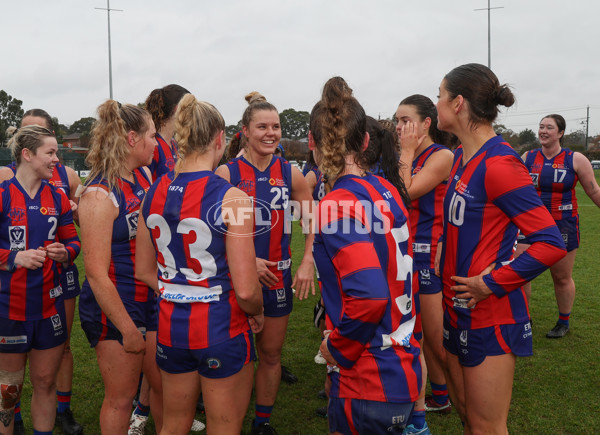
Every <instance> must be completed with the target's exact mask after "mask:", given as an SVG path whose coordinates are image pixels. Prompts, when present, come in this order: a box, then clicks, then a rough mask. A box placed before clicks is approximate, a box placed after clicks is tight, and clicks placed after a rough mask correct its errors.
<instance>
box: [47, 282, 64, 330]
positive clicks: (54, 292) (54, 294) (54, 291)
mask: <svg viewBox="0 0 600 435" xmlns="http://www.w3.org/2000/svg"><path fill="white" fill-rule="evenodd" d="M62 294H63V291H62V287H61V286H60V285H59V286H58V287H54V288H51V289H50V299H56V298H57V297H59V296H60V295H62ZM58 320H59V321H60V318H59V319H58Z"/></svg>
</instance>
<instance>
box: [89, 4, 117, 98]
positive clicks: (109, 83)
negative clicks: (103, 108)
mask: <svg viewBox="0 0 600 435" xmlns="http://www.w3.org/2000/svg"><path fill="white" fill-rule="evenodd" d="M94 9H100V10H103V11H106V15H107V16H108V87H109V91H110V99H111V100H112V99H113V88H112V53H111V47H110V45H111V44H110V11H119V12H123V9H111V8H110V0H106V8H94Z"/></svg>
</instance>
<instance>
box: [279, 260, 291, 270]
mask: <svg viewBox="0 0 600 435" xmlns="http://www.w3.org/2000/svg"><path fill="white" fill-rule="evenodd" d="M291 265H292V259H291V258H288V259H287V260H283V261H278V262H277V270H286V269H289V268H290V266H291Z"/></svg>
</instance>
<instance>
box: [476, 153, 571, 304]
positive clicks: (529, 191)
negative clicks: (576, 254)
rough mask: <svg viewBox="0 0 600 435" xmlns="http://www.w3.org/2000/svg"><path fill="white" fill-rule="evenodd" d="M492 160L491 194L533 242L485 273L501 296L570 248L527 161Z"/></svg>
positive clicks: (489, 170)
mask: <svg viewBox="0 0 600 435" xmlns="http://www.w3.org/2000/svg"><path fill="white" fill-rule="evenodd" d="M490 160H491V161H490V163H488V168H487V173H486V190H487V192H488V194H489V198H490V200H491V201H493V203H494V204H495V205H496V206H498V207H499V208H500V209H501V210H502V211H503V212H504V213H505V214H506V215H507V216H508V217H509V218H510V220H511V221H512V222H513V223H514V224H515V225H516V226H517V228H519V230H520V231H521V232H522V233H523V234H524V235H525V236H526V237H527V238H528V240H529V241H530V242H531V246H530V248H529V249H527V250H526V251H525V252H524V253H523V254H521V255H520V256H519V257H518V258H516V259H515V260H513V261H512V262H510V263H508V264H506V265H503V266H501V265H497V268H496V269H495V270H494V271H492V272H491V273H490V274H489V275H486V276H484V277H483V280H484V282H485V283H486V285H487V286H488V287H489V288H490V290H492V292H494V294H495V295H496V296H498V297H501V296H503V295H505V294H506V293H508V292H510V291H512V290H515V289H517V288H519V287H521V286H522V285H523V284H525V283H527V282H529V281H531V280H533V279H534V278H535V277H537V276H538V275H539V274H541V273H542V272H544V271H545V270H546V269H547V268H548V267H550V266H552V265H553V264H554V263H556V262H557V261H558V260H560V259H561V258H562V257H564V256H565V255H566V250H565V245H564V242H563V239H562V237H561V235H560V232H559V230H558V228H557V227H556V223H555V222H554V219H552V216H551V215H550V213H549V212H548V210H547V209H546V207H544V205H543V204H542V201H541V199H540V198H539V196H538V195H537V192H536V190H535V188H534V187H533V185H532V184H531V178H530V176H529V173H528V172H527V169H526V168H525V166H524V165H523V163H522V162H521V161H520V160H518V159H517V158H516V157H514V156H502V157H498V158H495V159H490ZM499 180H502V181H499Z"/></svg>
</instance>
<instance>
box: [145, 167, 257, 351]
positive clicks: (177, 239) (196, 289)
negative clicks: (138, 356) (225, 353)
mask: <svg viewBox="0 0 600 435" xmlns="http://www.w3.org/2000/svg"><path fill="white" fill-rule="evenodd" d="M173 177H174V174H173V173H169V174H167V175H165V176H163V177H162V178H160V180H159V181H158V182H156V183H154V184H153V185H152V187H151V188H150V190H149V191H148V193H147V195H146V199H145V201H144V205H143V207H142V216H143V217H144V220H145V222H146V226H147V227H148V229H149V230H150V233H151V238H152V243H153V244H154V247H155V249H156V252H157V263H158V269H159V270H158V286H159V289H160V292H161V298H160V303H159V309H160V313H159V325H158V341H159V342H160V343H161V344H164V345H165V346H172V347H179V348H188V349H202V348H206V347H208V346H212V345H215V344H218V343H220V342H223V341H225V340H228V339H230V338H233V337H235V336H236V335H238V334H241V333H243V332H245V331H247V330H248V329H249V325H248V320H247V317H246V314H245V313H244V312H243V311H242V310H241V308H240V307H239V305H238V303H237V300H236V296H235V292H234V291H233V287H232V282H231V278H230V274H229V266H228V264H227V256H226V246H225V242H226V238H227V226H226V225H225V223H224V217H223V215H222V205H223V198H224V196H225V194H226V193H227V191H228V190H229V189H232V186H231V184H229V183H228V182H227V181H225V180H224V179H222V178H221V177H219V176H218V175H215V174H214V173H213V172H211V171H200V172H184V173H180V174H178V175H177V177H176V178H175V179H173ZM233 218H234V219H235V218H236V217H235V216H234V217H233Z"/></svg>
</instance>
